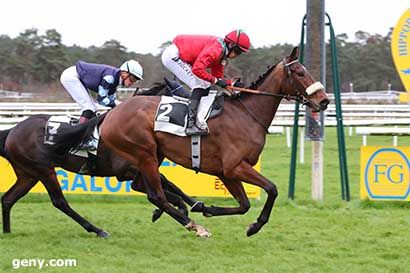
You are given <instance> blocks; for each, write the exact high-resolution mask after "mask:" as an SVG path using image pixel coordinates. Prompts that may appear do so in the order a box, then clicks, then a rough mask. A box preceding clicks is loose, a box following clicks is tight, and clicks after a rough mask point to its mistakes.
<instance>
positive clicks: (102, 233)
mask: <svg viewBox="0 0 410 273" xmlns="http://www.w3.org/2000/svg"><path fill="white" fill-rule="evenodd" d="M97 236H98V237H100V238H103V239H107V238H108V237H110V234H109V233H108V232H106V231H104V230H101V231H99V232H98V233H97Z"/></svg>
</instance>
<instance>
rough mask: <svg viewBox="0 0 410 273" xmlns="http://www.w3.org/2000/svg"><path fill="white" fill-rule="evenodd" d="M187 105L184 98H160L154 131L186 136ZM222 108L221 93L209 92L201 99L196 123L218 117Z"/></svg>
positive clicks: (187, 100) (186, 100) (222, 99)
mask: <svg viewBox="0 0 410 273" xmlns="http://www.w3.org/2000/svg"><path fill="white" fill-rule="evenodd" d="M169 88H173V89H175V86H170V87H169ZM176 88H178V87H176ZM182 88H183V87H182ZM182 88H179V89H178V90H181V89H182ZM188 103H189V99H187V98H185V97H180V96H177V95H174V96H172V97H169V96H162V97H161V101H160V103H159V104H158V108H157V112H156V115H155V122H154V131H161V132H166V133H170V134H175V135H178V136H186V134H185V128H186V125H187V115H188ZM223 106H224V96H223V93H221V92H217V91H216V90H211V91H209V94H208V95H207V96H203V97H202V98H201V102H200V104H199V108H198V115H197V122H198V123H204V122H206V121H207V120H208V119H212V118H215V117H217V116H219V115H220V114H221V113H222V111H223Z"/></svg>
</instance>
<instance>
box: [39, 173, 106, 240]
mask: <svg viewBox="0 0 410 273" xmlns="http://www.w3.org/2000/svg"><path fill="white" fill-rule="evenodd" d="M46 172H47V174H45V175H43V176H42V178H41V182H42V183H43V185H44V186H45V187H46V189H47V192H48V195H49V196H50V199H51V202H52V203H53V205H54V206H55V207H56V208H58V209H59V210H60V211H62V212H64V213H65V214H66V215H68V216H70V217H71V218H72V219H73V220H74V221H76V222H77V223H79V224H80V225H81V226H82V227H83V228H84V229H85V230H87V231H88V232H94V233H96V234H97V236H98V237H102V238H107V237H108V236H109V233H108V232H106V231H104V230H101V229H99V228H97V227H96V226H94V225H93V224H91V223H90V222H88V221H87V220H86V219H84V218H83V217H82V216H81V215H79V214H78V213H77V212H75V211H74V210H73V209H72V208H71V207H70V205H69V204H68V202H67V200H66V199H65V198H64V195H63V192H62V191H61V188H60V184H59V183H58V180H57V177H56V173H55V171H54V170H47V171H46Z"/></svg>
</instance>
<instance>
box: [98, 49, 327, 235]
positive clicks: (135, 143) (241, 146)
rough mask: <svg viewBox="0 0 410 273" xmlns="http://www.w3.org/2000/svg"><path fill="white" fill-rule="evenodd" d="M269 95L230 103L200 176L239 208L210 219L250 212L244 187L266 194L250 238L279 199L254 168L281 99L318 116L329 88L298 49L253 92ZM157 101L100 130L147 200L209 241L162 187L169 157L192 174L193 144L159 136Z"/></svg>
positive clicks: (128, 105)
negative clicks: (139, 179) (214, 180)
mask: <svg viewBox="0 0 410 273" xmlns="http://www.w3.org/2000/svg"><path fill="white" fill-rule="evenodd" d="M252 87H253V88H254V89H259V90H263V91H264V93H265V95H254V94H246V95H243V96H242V97H241V98H240V99H238V100H230V101H227V102H226V103H225V107H224V113H223V114H222V115H221V116H220V117H218V118H215V119H212V120H209V122H208V126H209V130H210V134H209V135H208V136H205V137H203V138H202V144H201V145H202V147H201V155H202V158H201V172H204V173H207V174H211V175H215V176H217V177H219V178H220V179H221V181H223V183H224V184H225V186H226V188H227V189H228V190H229V192H230V193H231V194H232V195H233V196H234V198H235V199H236V200H237V201H238V202H239V207H234V208H224V207H213V206H211V207H205V208H203V210H204V214H206V215H209V216H217V215H232V214H244V213H246V212H247V211H248V209H249V207H250V203H249V200H248V198H247V196H246V193H245V190H244V188H243V185H242V182H241V181H243V182H246V183H249V184H252V185H256V186H259V187H261V188H263V189H264V190H265V191H266V193H267V200H266V202H265V205H264V207H263V209H262V212H261V214H260V216H259V217H258V218H257V221H256V222H255V223H252V224H251V225H250V226H249V228H248V230H247V235H248V236H251V235H253V234H255V233H257V232H258V231H259V230H260V229H261V228H262V226H263V225H264V224H266V223H267V222H268V220H269V217H270V214H271V210H272V207H273V205H274V201H275V199H276V197H277V194H278V193H277V189H276V186H275V185H274V184H273V183H272V182H271V181H269V180H268V179H267V178H265V177H264V176H263V175H261V174H260V173H258V172H257V171H256V170H255V169H253V168H252V166H254V165H255V164H256V163H257V161H258V158H259V156H260V154H261V152H262V149H263V147H264V144H265V141H266V134H267V129H268V127H269V126H270V124H271V122H272V119H273V118H274V116H275V113H276V111H277V109H278V106H279V104H280V102H281V100H282V98H294V99H297V100H300V101H303V102H304V103H305V104H307V105H308V106H309V107H310V108H312V110H313V111H322V110H325V109H326V108H327V105H328V103H329V99H328V97H327V95H326V93H325V90H324V87H323V86H322V85H321V84H320V83H317V82H315V80H314V79H313V77H312V76H311V74H310V73H309V72H308V71H307V70H306V68H305V67H304V66H303V65H302V64H301V63H300V62H298V49H297V48H294V49H293V51H292V53H291V54H290V56H288V57H285V58H284V59H283V60H282V61H281V62H279V63H278V64H277V65H275V66H274V67H272V68H270V69H269V70H268V71H267V72H266V73H265V74H264V75H263V76H262V77H261V78H260V79H259V80H258V81H257V82H255V83H254V84H253V86H252ZM159 101H160V99H159V98H158V97H133V98H132V99H130V100H128V101H126V102H124V103H123V104H121V105H120V106H118V107H116V108H115V109H113V110H112V111H111V112H109V113H108V114H107V116H106V117H105V120H104V122H103V123H102V125H101V137H102V139H103V140H104V142H105V144H106V145H107V146H108V147H110V148H111V149H112V150H113V151H115V152H116V153H118V155H120V156H122V157H123V158H124V159H126V160H127V161H129V162H130V163H132V165H134V166H136V167H137V168H138V169H139V170H140V172H141V174H142V175H143V179H144V181H145V184H146V185H147V188H148V199H149V200H150V201H151V202H152V203H154V204H155V205H156V206H158V207H159V208H161V209H163V210H164V211H165V212H166V213H168V214H169V215H171V216H172V217H173V218H174V219H176V220H177V221H178V222H179V223H180V224H182V225H183V226H185V227H186V228H187V229H188V230H193V231H196V233H197V235H198V236H210V234H209V233H208V232H207V231H206V229H204V228H203V227H202V226H200V225H198V224H196V223H194V222H193V221H192V220H191V219H190V218H189V217H188V216H187V215H184V214H182V213H181V212H180V211H178V210H177V209H175V208H174V207H173V206H171V205H170V204H169V203H168V201H167V199H166V196H165V194H164V191H163V188H162V186H161V180H160V173H159V171H158V166H159V165H160V164H161V162H162V160H163V159H164V157H167V158H169V159H170V160H172V161H173V162H175V163H177V164H179V165H182V166H184V167H186V168H191V163H192V162H191V145H190V142H191V140H190V138H187V137H180V136H175V135H171V134H168V133H163V132H154V130H153V128H154V117H155V113H156V110H157V107H158V103H159Z"/></svg>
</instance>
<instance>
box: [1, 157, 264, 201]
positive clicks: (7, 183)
mask: <svg viewBox="0 0 410 273" xmlns="http://www.w3.org/2000/svg"><path fill="white" fill-rule="evenodd" d="M255 168H256V169H257V170H260V162H258V164H257V165H256V166H255ZM56 172H57V178H58V180H59V182H60V185H61V188H62V190H63V192H64V193H75V194H118V195H136V194H140V193H137V192H135V191H133V190H132V189H131V181H124V182H118V181H117V179H115V178H114V177H91V176H85V175H81V174H76V173H72V172H68V171H66V170H63V169H60V168H57V169H56ZM160 172H161V173H163V174H164V175H165V176H166V177H167V178H168V179H169V180H171V181H172V182H173V183H175V184H176V185H178V186H179V187H180V188H181V189H182V190H183V191H184V192H185V193H186V194H189V195H191V196H219V197H228V196H231V195H230V194H229V192H228V191H227V190H226V189H225V187H224V184H223V183H222V181H220V180H219V179H218V178H216V177H214V176H210V175H206V174H201V173H199V174H196V173H195V172H194V171H192V170H188V169H185V168H183V167H181V166H177V165H176V164H175V163H173V162H170V161H167V160H165V161H164V162H163V163H162V165H161V167H160ZM0 173H1V181H0V192H5V191H7V190H8V189H9V188H10V187H11V186H12V185H13V184H14V182H15V181H16V176H15V174H14V172H13V169H12V168H11V166H10V164H9V162H8V161H7V160H5V159H4V158H2V157H0ZM244 187H245V191H246V193H247V194H248V197H250V198H257V197H259V196H260V188H259V187H255V186H252V185H247V184H245V185H244ZM30 192H47V191H46V189H45V188H44V187H43V185H42V184H41V183H38V184H37V185H36V186H35V187H34V188H33V189H32V190H31V191H30Z"/></svg>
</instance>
